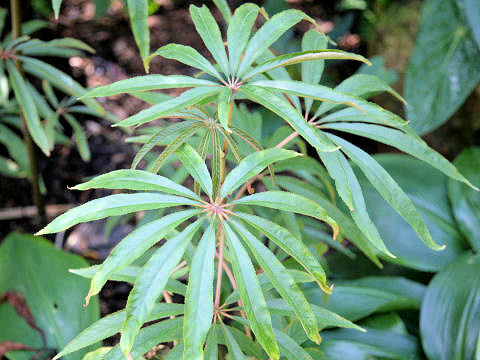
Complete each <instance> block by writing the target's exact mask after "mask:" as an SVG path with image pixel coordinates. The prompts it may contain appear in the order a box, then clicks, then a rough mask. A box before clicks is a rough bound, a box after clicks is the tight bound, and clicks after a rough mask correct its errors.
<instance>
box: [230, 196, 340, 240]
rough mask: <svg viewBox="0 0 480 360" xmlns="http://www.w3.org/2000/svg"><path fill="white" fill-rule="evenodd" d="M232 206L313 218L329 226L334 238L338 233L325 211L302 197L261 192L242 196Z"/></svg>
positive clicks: (333, 222) (334, 223) (336, 227)
mask: <svg viewBox="0 0 480 360" xmlns="http://www.w3.org/2000/svg"><path fill="white" fill-rule="evenodd" d="M232 204H246V205H258V206H264V207H268V208H272V209H278V210H281V211H287V212H294V213H297V214H302V215H306V216H311V217H314V218H316V219H318V220H321V221H325V222H327V223H329V224H330V226H331V227H332V229H333V233H334V238H336V235H337V233H338V225H337V223H336V222H335V221H334V220H333V219H332V218H330V217H329V216H328V213H327V211H326V210H325V209H324V208H322V207H321V206H320V205H318V204H316V203H314V202H313V201H312V200H310V199H307V198H305V197H303V196H300V195H297V194H293V193H288V192H283V191H263V192H260V193H256V194H253V195H249V196H244V197H242V198H240V199H238V200H235V201H233V202H232Z"/></svg>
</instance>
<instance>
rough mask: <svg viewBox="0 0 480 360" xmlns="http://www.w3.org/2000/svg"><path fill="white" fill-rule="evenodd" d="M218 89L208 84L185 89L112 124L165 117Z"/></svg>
mask: <svg viewBox="0 0 480 360" xmlns="http://www.w3.org/2000/svg"><path fill="white" fill-rule="evenodd" d="M220 89H221V88H220V87H214V88H212V87H208V86H201V87H197V88H194V89H190V90H187V91H185V92H184V93H182V94H181V95H180V96H178V97H176V98H172V99H171V100H167V101H165V102H163V103H160V104H157V105H153V106H152V107H150V108H148V109H145V110H142V111H140V112H139V113H137V114H135V115H133V116H130V117H129V118H126V119H125V120H122V121H120V122H119V123H117V124H115V125H114V126H132V125H140V124H143V123H146V122H149V121H152V120H155V119H160V118H161V117H166V116H168V115H171V114H172V113H174V112H175V111H178V110H182V109H185V108H186V107H188V106H191V105H194V104H197V103H199V102H200V101H202V100H204V99H206V98H208V97H210V96H212V95H214V94H217V93H218V92H219V91H220Z"/></svg>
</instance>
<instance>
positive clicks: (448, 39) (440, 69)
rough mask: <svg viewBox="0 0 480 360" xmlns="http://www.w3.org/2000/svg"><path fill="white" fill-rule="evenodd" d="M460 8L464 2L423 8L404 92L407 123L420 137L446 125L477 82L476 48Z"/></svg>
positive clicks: (431, 2) (432, 0) (433, 0)
mask: <svg viewBox="0 0 480 360" xmlns="http://www.w3.org/2000/svg"><path fill="white" fill-rule="evenodd" d="M465 4H466V2H465V0H458V1H455V0H448V1H444V0H428V1H425V2H424V4H423V7H422V12H421V16H420V27H419V30H418V35H417V40H416V43H415V49H414V50H413V54H412V56H411V57H410V60H409V63H408V67H407V74H406V79H405V92H404V95H405V99H406V100H407V102H408V104H409V105H408V106H407V107H406V112H407V119H408V120H410V124H411V126H412V128H413V129H414V130H415V131H416V132H417V133H418V134H420V135H422V134H425V133H427V132H430V131H432V130H434V129H436V128H437V127H439V126H440V125H441V124H443V123H444V122H445V121H447V120H448V119H449V118H450V117H451V116H452V115H453V114H454V113H455V112H456V111H457V109H458V108H459V107H460V106H461V105H462V104H463V103H464V101H465V99H466V98H467V97H468V95H469V94H470V93H471V92H472V90H473V89H474V88H475V86H477V85H478V81H479V80H480V63H479V62H478V58H479V57H480V47H479V46H478V44H477V43H476V42H475V39H474V37H473V34H472V32H471V30H470V28H469V27H468V20H467V19H466V15H465V12H463V11H462V10H461V9H462V8H464V7H465ZM431 69H435V71H432V70H431Z"/></svg>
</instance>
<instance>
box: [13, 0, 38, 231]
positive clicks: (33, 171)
mask: <svg viewBox="0 0 480 360" xmlns="http://www.w3.org/2000/svg"><path fill="white" fill-rule="evenodd" d="M10 11H11V17H12V39H17V38H18V37H20V36H22V19H21V12H20V0H10ZM15 66H16V67H17V69H18V71H19V72H20V74H21V75H22V76H23V68H22V63H21V62H20V61H19V60H18V59H16V60H15ZM20 116H21V118H22V132H23V138H24V139H25V146H26V148H27V154H28V163H29V165H30V179H29V180H30V184H31V185H32V195H33V202H34V204H35V206H36V207H37V211H38V216H39V219H40V224H41V225H45V224H46V223H47V216H46V213H45V205H44V203H43V198H42V194H41V193H40V181H39V177H38V164H37V158H36V156H35V146H34V144H33V141H32V137H31V136H30V133H29V132H28V129H27V123H26V120H25V116H24V115H23V113H21V114H20Z"/></svg>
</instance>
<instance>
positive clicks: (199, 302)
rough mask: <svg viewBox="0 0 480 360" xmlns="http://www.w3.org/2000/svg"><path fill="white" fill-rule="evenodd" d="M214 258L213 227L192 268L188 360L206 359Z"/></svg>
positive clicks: (187, 313) (185, 336)
mask: <svg viewBox="0 0 480 360" xmlns="http://www.w3.org/2000/svg"><path fill="white" fill-rule="evenodd" d="M214 257H215V228H214V225H213V224H211V225H210V226H209V228H208V229H207V231H205V233H204V234H203V236H202V239H201V240H200V242H199V244H198V247H197V251H196V253H195V256H194V258H193V261H192V265H191V267H190V275H189V278H188V290H187V294H186V296H185V317H184V321H183V339H184V343H185V350H184V353H183V357H184V358H185V359H192V360H195V359H203V343H204V342H205V339H206V338H207V334H208V330H209V329H210V325H211V323H212V318H213V275H214V261H213V260H214Z"/></svg>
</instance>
